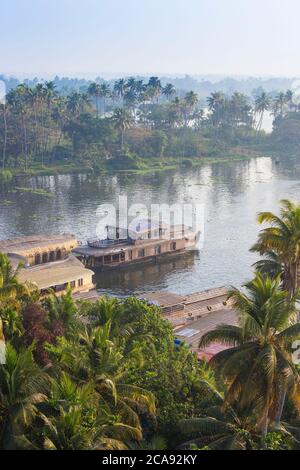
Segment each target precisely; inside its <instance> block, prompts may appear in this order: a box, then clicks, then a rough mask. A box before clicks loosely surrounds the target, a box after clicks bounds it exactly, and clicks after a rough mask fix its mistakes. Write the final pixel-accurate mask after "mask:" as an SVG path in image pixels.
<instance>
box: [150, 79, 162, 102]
mask: <svg viewBox="0 0 300 470" xmlns="http://www.w3.org/2000/svg"><path fill="white" fill-rule="evenodd" d="M147 88H148V89H149V90H151V92H152V96H153V98H155V99H156V100H157V101H158V98H159V97H160V95H161V93H162V89H163V88H162V85H161V81H160V79H159V78H158V77H150V78H149V81H148V84H147Z"/></svg>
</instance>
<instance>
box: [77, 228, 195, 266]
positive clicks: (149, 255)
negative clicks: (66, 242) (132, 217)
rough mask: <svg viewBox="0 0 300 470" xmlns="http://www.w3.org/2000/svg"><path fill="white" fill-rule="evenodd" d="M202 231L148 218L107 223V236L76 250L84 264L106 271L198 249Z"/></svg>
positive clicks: (89, 241)
mask: <svg viewBox="0 0 300 470" xmlns="http://www.w3.org/2000/svg"><path fill="white" fill-rule="evenodd" d="M199 237H200V232H199V231H198V232H197V231H194V230H193V229H192V228H191V227H187V226H185V225H168V224H166V223H163V222H153V221H150V220H148V219H145V220H139V221H138V222H137V223H136V224H135V225H134V226H132V225H131V226H130V228H121V227H114V226H107V236H106V238H105V239H91V240H88V241H87V244H86V245H81V246H78V247H76V248H75V249H74V250H73V253H74V255H75V256H77V257H78V258H79V259H80V261H82V263H83V264H84V265H85V266H86V267H89V268H92V269H94V270H105V269H110V268H116V267H120V266H126V265H129V264H133V263H138V262H142V263H143V262H148V261H156V260H157V259H159V258H160V257H164V256H170V255H174V254H179V253H182V252H184V251H186V250H189V249H192V248H195V247H196V245H197V243H198V241H199Z"/></svg>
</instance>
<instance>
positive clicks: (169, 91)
mask: <svg viewBox="0 0 300 470" xmlns="http://www.w3.org/2000/svg"><path fill="white" fill-rule="evenodd" d="M162 94H163V95H165V97H166V98H167V99H168V100H170V99H171V98H173V96H174V95H176V90H175V87H174V85H172V83H167V84H166V85H165V86H164V87H163V89H162Z"/></svg>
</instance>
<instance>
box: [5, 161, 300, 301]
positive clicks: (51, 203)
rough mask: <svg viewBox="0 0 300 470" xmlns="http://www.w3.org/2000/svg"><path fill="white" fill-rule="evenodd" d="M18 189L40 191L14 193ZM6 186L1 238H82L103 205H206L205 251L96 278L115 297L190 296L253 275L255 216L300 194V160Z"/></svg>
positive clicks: (238, 282)
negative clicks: (153, 293) (47, 194)
mask: <svg viewBox="0 0 300 470" xmlns="http://www.w3.org/2000/svg"><path fill="white" fill-rule="evenodd" d="M14 186H18V187H27V188H30V189H32V190H36V189H43V190H44V191H48V192H50V193H51V194H52V197H45V196H43V195H39V194H36V193H34V192H30V191H29V192H18V191H17V192H15V191H14V189H13V188H14ZM14 186H13V185H12V186H11V187H8V188H5V189H4V188H2V192H1V200H0V239H5V238H13V237H17V236H21V235H30V234H35V233H65V232H71V233H74V234H75V235H76V236H77V238H78V239H79V240H81V241H83V242H84V241H86V239H87V238H89V237H92V236H94V235H95V230H96V224H97V217H96V210H97V207H98V206H99V205H100V204H103V203H113V204H116V202H117V199H118V196H119V195H127V196H128V199H129V203H130V204H131V203H136V202H138V203H144V204H146V205H149V204H151V203H152V202H153V203H155V202H160V203H169V204H173V203H177V202H178V203H189V202H195V203H202V204H204V207H205V231H204V240H203V241H204V243H203V248H202V249H201V251H200V252H191V253H186V254H183V255H181V256H179V257H178V258H174V259H172V260H171V261H170V260H168V261H163V262H161V263H158V264H152V265H145V266H142V265H138V266H133V267H130V268H123V269H122V270H118V271H112V272H108V273H105V274H98V275H97V276H96V281H97V287H98V288H99V289H100V290H101V291H104V292H107V293H110V294H117V295H123V294H129V293H138V292H142V291H145V290H170V291H173V292H177V293H179V294H186V293H190V292H194V291H198V290H202V289H207V288H211V287H215V286H221V285H235V286H240V285H241V284H242V283H243V282H245V281H246V280H247V279H249V278H250V277H251V273H252V268H251V265H252V264H253V262H254V261H255V260H256V259H257V257H256V255H255V254H253V253H250V252H249V248H250V246H251V245H252V244H253V243H254V242H255V240H256V236H257V232H258V230H259V226H258V225H257V223H256V216H257V213H258V212H259V211H261V210H271V211H278V202H279V200H280V199H282V198H290V199H292V200H295V201H299V199H300V197H299V196H300V164H299V163H297V162H296V161H294V160H292V159H285V160H284V161H281V162H280V163H279V164H278V163H277V164H276V163H275V162H274V161H273V160H272V159H271V158H257V159H252V160H250V161H241V162H232V163H224V164H223V163H216V164H204V165H203V166H201V167H197V168H193V169H184V170H183V169H180V170H176V171H175V170H174V171H162V172H158V173H155V174H145V175H133V174H127V175H126V174H121V175H118V176H107V175H106V176H99V177H95V176H91V175H60V176H36V177H22V178H17V181H14Z"/></svg>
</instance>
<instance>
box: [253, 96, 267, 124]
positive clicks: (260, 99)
mask: <svg viewBox="0 0 300 470" xmlns="http://www.w3.org/2000/svg"><path fill="white" fill-rule="evenodd" d="M270 105H271V100H270V97H269V96H268V95H267V93H266V92H265V91H262V92H261V94H260V95H258V96H257V97H256V98H255V107H254V110H255V113H257V114H258V115H259V119H258V122H257V127H256V129H257V130H259V131H260V130H261V126H262V123H263V118H264V113H265V111H268V110H269V109H270Z"/></svg>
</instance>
